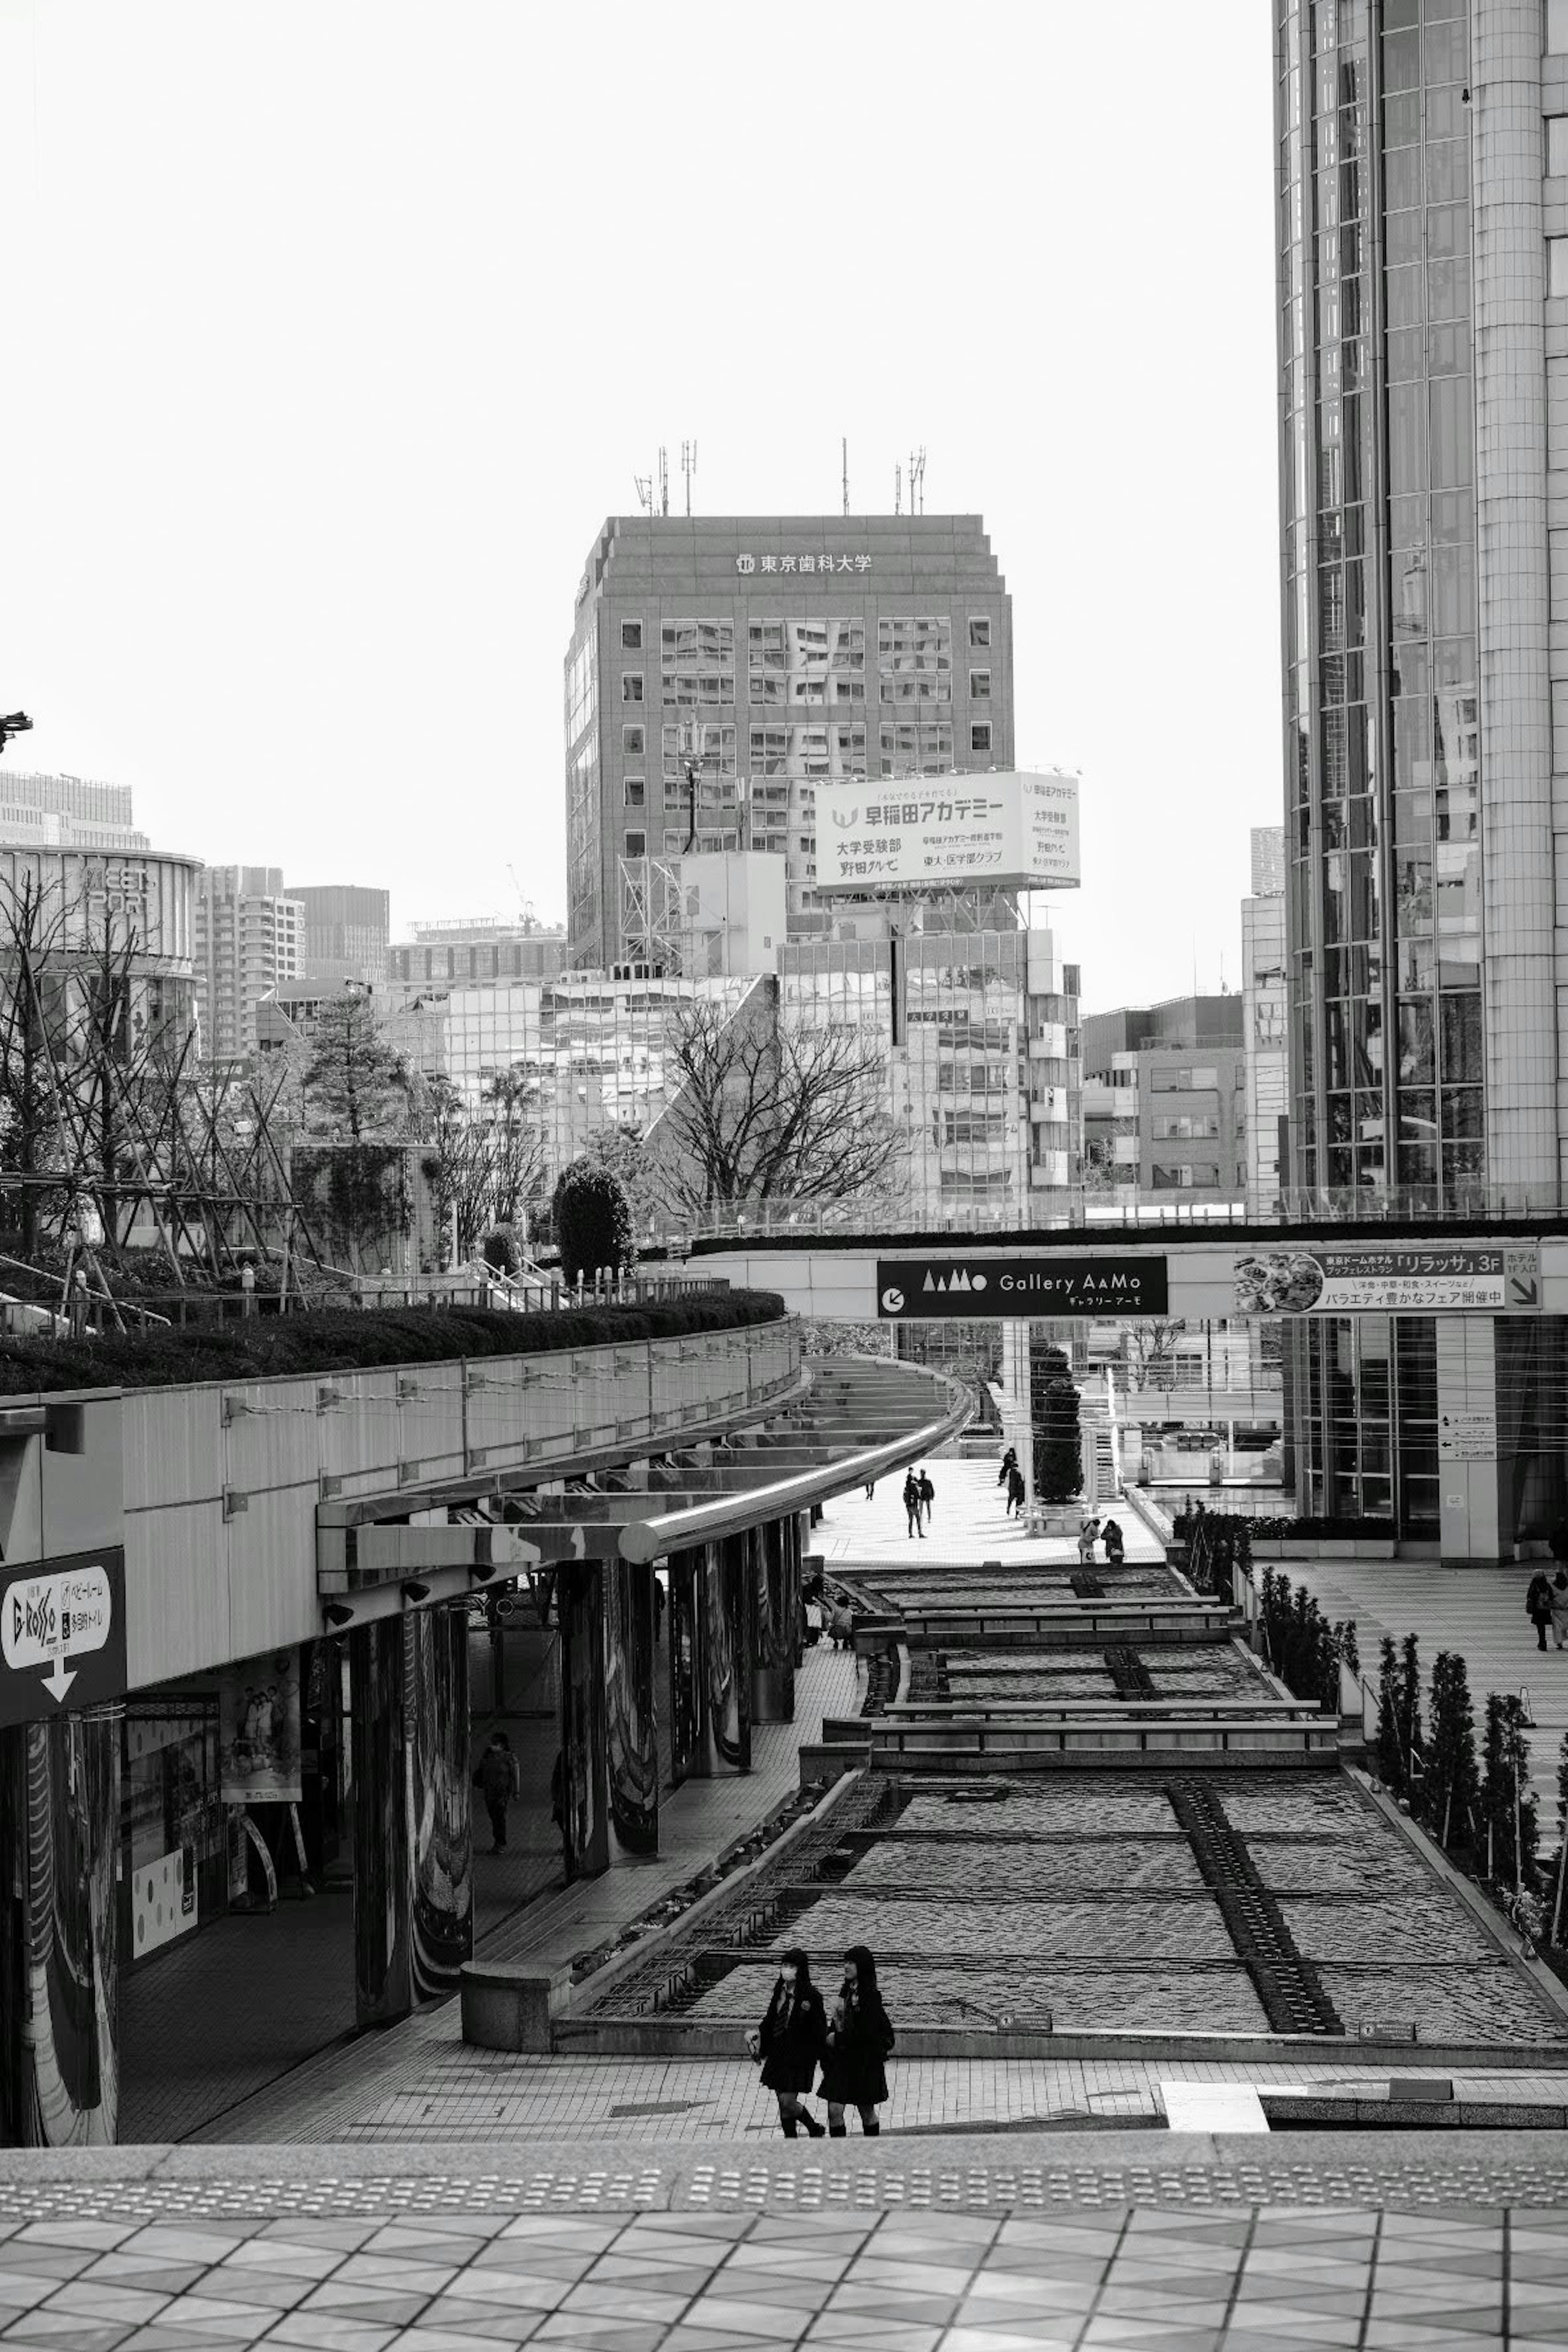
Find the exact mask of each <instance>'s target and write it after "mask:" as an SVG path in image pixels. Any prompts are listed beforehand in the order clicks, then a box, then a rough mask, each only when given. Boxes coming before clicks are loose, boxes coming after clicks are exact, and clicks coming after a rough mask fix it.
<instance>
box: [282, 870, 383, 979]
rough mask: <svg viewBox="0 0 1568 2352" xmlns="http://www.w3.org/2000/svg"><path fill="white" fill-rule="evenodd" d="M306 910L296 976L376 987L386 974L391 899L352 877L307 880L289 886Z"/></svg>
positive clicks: (292, 895) (290, 895)
mask: <svg viewBox="0 0 1568 2352" xmlns="http://www.w3.org/2000/svg"><path fill="white" fill-rule="evenodd" d="M289 897H290V898H295V899H298V901H299V903H300V906H301V907H302V908H304V910H305V921H304V930H303V933H302V946H301V957H302V966H301V977H302V978H303V979H305V980H316V981H321V982H331V981H340V982H356V983H357V984H359V985H360V986H363V987H365V988H378V987H380V986H381V985H382V983H383V982H384V981H385V979H386V961H387V950H388V945H389V942H390V940H391V938H392V899H391V896H390V894H389V893H388V892H387V891H385V890H372V889H367V888H366V887H364V885H363V884H362V883H357V882H325V883H315V884H311V883H307V884H304V885H303V886H302V887H300V888H298V889H292V890H290V891H289Z"/></svg>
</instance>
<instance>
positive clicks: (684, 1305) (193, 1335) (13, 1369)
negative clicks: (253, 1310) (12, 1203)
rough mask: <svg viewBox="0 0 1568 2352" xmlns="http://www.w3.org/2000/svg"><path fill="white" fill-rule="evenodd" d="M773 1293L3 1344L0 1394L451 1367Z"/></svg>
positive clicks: (317, 1319) (405, 1310) (306, 1319)
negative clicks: (558, 1309)
mask: <svg viewBox="0 0 1568 2352" xmlns="http://www.w3.org/2000/svg"><path fill="white" fill-rule="evenodd" d="M783 1316H784V1301H783V1299H782V1298H781V1297H779V1296H778V1293H777V1292H776V1291H773V1290H730V1291H721V1292H718V1293H716V1294H715V1295H714V1296H713V1297H711V1298H673V1299H670V1300H668V1301H667V1302H653V1303H650V1304H648V1305H647V1306H642V1307H616V1306H606V1307H567V1308H563V1310H562V1311H561V1312H559V1313H556V1314H552V1313H549V1312H548V1311H544V1312H541V1313H538V1314H532V1315H509V1314H505V1313H501V1312H496V1311H493V1310H491V1309H489V1308H485V1307H400V1308H394V1309H391V1310H389V1311H387V1312H385V1313H376V1314H371V1313H360V1312H357V1311H355V1310H353V1309H347V1310H342V1311H337V1310H332V1309H325V1310H322V1311H320V1312H316V1313H310V1314H299V1315H278V1316H272V1315H268V1316H258V1317H256V1318H254V1319H252V1320H241V1321H237V1322H233V1323H226V1324H217V1325H214V1326H203V1327H198V1328H194V1329H192V1330H189V1331H163V1330H152V1329H142V1330H137V1331H126V1332H121V1331H111V1332H106V1333H104V1334H103V1336H102V1337H101V1338H95V1339H43V1340H30V1339H0V1395H5V1396H30V1395H36V1394H38V1393H40V1392H47V1391H56V1390H61V1389H92V1388H125V1389H148V1388H175V1387H180V1386H183V1385H184V1383H185V1382H187V1381H257V1380H267V1379H268V1378H271V1377H274V1376H276V1375H279V1374H289V1373H309V1372H347V1371H355V1370H369V1369H372V1368H374V1367H375V1366H377V1365H380V1364H436V1363H449V1362H451V1361H453V1360H455V1359H456V1358H458V1357H459V1356H538V1355H547V1354H551V1353H553V1352H555V1351H556V1350H558V1349H563V1348H602V1347H605V1346H606V1345H608V1344H609V1343H610V1342H611V1341H612V1340H617V1339H679V1338H680V1337H681V1336H682V1335H683V1334H685V1333H688V1332H695V1331H732V1330H738V1329H741V1328H744V1327H746V1326H748V1325H751V1324H754V1323H776V1322H778V1321H780V1320H781V1319H782V1318H783Z"/></svg>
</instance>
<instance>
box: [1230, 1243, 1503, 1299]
mask: <svg viewBox="0 0 1568 2352" xmlns="http://www.w3.org/2000/svg"><path fill="white" fill-rule="evenodd" d="M1540 1309H1541V1253H1540V1251H1539V1249H1537V1248H1536V1247H1534V1246H1533V1244H1531V1245H1530V1246H1527V1247H1522V1248H1508V1249H1502V1248H1500V1249H1488V1248H1484V1247H1481V1246H1479V1245H1478V1244H1476V1243H1474V1242H1432V1243H1421V1242H1401V1243H1396V1244H1392V1245H1390V1246H1389V1247H1386V1248H1384V1247H1380V1246H1379V1245H1378V1244H1375V1243H1369V1244H1354V1243H1348V1244H1345V1246H1344V1247H1342V1248H1326V1247H1322V1246H1319V1247H1315V1248H1312V1249H1278V1250H1259V1251H1257V1252H1256V1253H1254V1254H1253V1255H1250V1256H1247V1257H1238V1258H1237V1261H1236V1268H1235V1311H1236V1312H1237V1315H1432V1314H1438V1313H1442V1314H1454V1313H1459V1314H1464V1313H1467V1312H1468V1313H1471V1314H1478V1315H1520V1314H1523V1315H1529V1314H1539V1312H1540Z"/></svg>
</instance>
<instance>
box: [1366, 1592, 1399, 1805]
mask: <svg viewBox="0 0 1568 2352" xmlns="http://www.w3.org/2000/svg"><path fill="white" fill-rule="evenodd" d="M1373 1755H1374V1757H1375V1759H1376V1763H1377V1770H1378V1777H1379V1779H1380V1780H1384V1782H1385V1783H1386V1784H1387V1786H1388V1787H1389V1788H1390V1789H1392V1790H1394V1794H1395V1796H1403V1795H1404V1794H1405V1780H1406V1774H1405V1749H1404V1746H1403V1744H1402V1742H1401V1740H1400V1737H1399V1662H1398V1658H1397V1657H1396V1655H1395V1653H1394V1636H1393V1634H1392V1633H1385V1634H1384V1637H1383V1640H1382V1642H1381V1643H1379V1645H1378V1658H1377V1741H1376V1745H1375V1747H1374V1748H1373Z"/></svg>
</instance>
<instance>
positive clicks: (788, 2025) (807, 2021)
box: [757, 1978, 827, 2091]
mask: <svg viewBox="0 0 1568 2352" xmlns="http://www.w3.org/2000/svg"><path fill="white" fill-rule="evenodd" d="M757 2038H758V2041H759V2042H760V2043H761V2045H762V2060H763V2082H764V2083H765V2084H767V2086H768V2089H769V2090H770V2091H809V2090H810V2088H811V2086H812V2084H813V2083H814V2082H815V2080H816V2067H817V2061H818V2060H819V2059H820V2058H821V2056H822V2053H823V2052H824V2050H825V2049H826V2046H827V2012H826V2010H825V2009H824V2008H823V2005H822V1995H821V1994H820V1993H819V1992H818V1991H817V1990H816V1986H815V1985H812V1986H810V1987H808V1989H807V1990H805V1992H804V1993H801V1992H796V1993H795V1995H794V1997H793V1999H792V1997H791V1995H790V1993H789V1991H788V1990H786V1988H785V1986H784V1980H783V1979H782V1978H781V1979H780V1980H779V1982H778V1983H777V1984H776V1985H775V1986H774V1987H773V1999H772V2000H771V2001H770V2002H769V2003H768V2013H767V2015H766V2017H764V2018H763V2021H762V2024H761V2026H760V2027H759V2028H758V2030H757Z"/></svg>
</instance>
